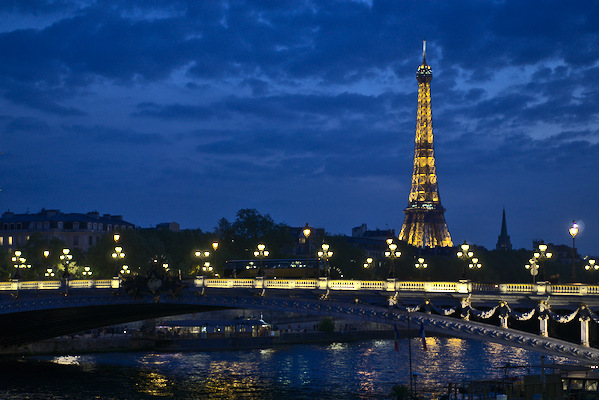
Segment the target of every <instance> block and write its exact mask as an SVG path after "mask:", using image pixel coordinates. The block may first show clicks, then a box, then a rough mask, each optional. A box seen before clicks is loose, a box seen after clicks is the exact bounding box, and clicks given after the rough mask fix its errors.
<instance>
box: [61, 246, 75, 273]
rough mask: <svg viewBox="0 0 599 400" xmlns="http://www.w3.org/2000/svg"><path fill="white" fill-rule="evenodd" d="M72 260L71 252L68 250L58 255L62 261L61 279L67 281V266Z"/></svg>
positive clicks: (63, 250)
mask: <svg viewBox="0 0 599 400" xmlns="http://www.w3.org/2000/svg"><path fill="white" fill-rule="evenodd" d="M72 259H73V255H72V254H71V250H70V249H62V254H61V255H60V260H61V261H62V263H63V265H64V274H63V277H64V278H65V279H69V276H70V274H69V264H70V262H71V260H72Z"/></svg>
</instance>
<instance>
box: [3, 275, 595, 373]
mask: <svg viewBox="0 0 599 400" xmlns="http://www.w3.org/2000/svg"><path fill="white" fill-rule="evenodd" d="M329 283H330V282H328V283H327V284H326V286H324V287H321V286H318V285H320V283H319V282H316V284H317V285H316V286H315V287H309V288H301V287H300V288H297V286H301V285H302V284H301V283H300V284H299V285H298V283H297V282H294V283H293V288H294V289H297V290H283V289H282V288H281V287H280V286H281V285H283V284H285V283H284V282H280V281H279V282H275V283H274V284H275V285H278V286H279V287H276V286H275V287H274V288H271V287H268V285H269V284H268V283H266V282H262V284H261V285H257V284H255V283H253V284H248V283H247V282H242V283H241V284H240V285H239V286H237V287H235V282H233V283H231V282H227V285H226V286H231V287H222V286H224V285H222V282H221V285H220V286H219V287H210V285H206V284H203V285H197V284H191V285H188V286H187V287H186V288H184V289H182V290H181V291H179V292H178V293H177V294H176V295H175V294H174V293H166V292H165V293H161V294H159V295H152V294H150V293H142V294H139V295H138V296H137V297H136V296H133V295H131V294H128V293H126V292H125V291H124V290H123V288H122V287H119V285H112V284H111V285H110V286H108V287H103V288H90V287H88V286H84V287H81V286H83V285H82V284H78V285H79V287H76V286H75V287H73V288H71V289H69V290H68V292H67V291H65V290H63V291H61V290H59V289H57V290H21V291H19V292H14V291H13V292H4V293H0V324H1V326H2V327H3V328H1V329H0V346H3V347H4V348H10V347H14V346H19V345H23V344H27V343H31V342H33V341H37V340H41V339H44V338H50V337H55V336H60V335H64V334H68V333H74V332H79V331H82V330H87V329H91V328H95V327H101V326H107V325H112V324H117V323H124V322H129V321H136V320H142V319H147V318H153V317H161V316H167V315H177V314H185V313H193V312H201V311H210V310H219V309H231V308H251V309H267V310H280V311H293V312H300V313H302V312H303V313H309V314H313V315H323V316H331V317H336V318H343V319H355V320H362V321H370V322H378V323H386V324H390V325H393V324H397V325H399V326H403V327H405V326H407V325H408V320H409V321H410V322H411V323H413V324H417V325H419V324H423V325H424V326H425V329H426V331H427V332H429V333H439V334H445V335H450V336H455V337H461V338H466V339H474V340H485V341H493V342H497V343H501V344H506V345H510V346H516V347H521V348H526V349H531V350H535V351H539V352H546V353H551V354H555V355H561V356H565V357H570V358H574V359H579V360H585V361H593V362H597V361H599V350H597V349H594V348H590V347H587V346H580V345H577V344H573V343H569V342H566V341H563V340H558V339H554V338H549V337H543V336H540V335H536V334H532V333H526V332H522V331H517V330H514V329H510V328H508V327H507V326H503V327H502V326H499V327H497V326H493V325H490V324H485V323H481V322H476V321H469V320H467V319H460V318H455V317H449V316H444V315H436V314H433V313H430V310H427V309H426V307H425V308H422V311H416V310H417V309H418V307H400V306H399V305H398V302H399V301H401V302H402V303H403V304H410V303H411V304H416V303H419V302H420V303H422V302H425V301H426V300H427V299H430V298H432V297H433V294H434V293H423V292H409V293H402V292H400V291H393V290H391V291H388V290H387V291H381V290H377V289H376V287H374V286H375V285H373V284H368V285H367V287H366V288H365V289H364V290H361V291H352V290H342V289H341V288H342V287H346V286H347V285H349V283H345V284H343V285H341V284H340V286H337V289H335V286H334V285H329ZM383 284H385V283H384V282H383ZM344 285H345V286H344ZM351 285H355V283H351ZM377 285H378V284H377ZM373 287H374V288H373ZM395 288H396V285H394V286H393V288H392V289H395ZM55 289H56V288H55ZM231 289H232V290H231ZM442 295H443V296H440V297H437V298H435V301H436V302H438V303H440V302H442V301H445V302H448V303H450V302H454V303H455V302H463V301H464V299H469V298H470V296H471V294H464V293H458V294H457V295H455V296H448V295H447V293H442ZM485 296H486V295H483V296H481V297H480V298H478V299H477V300H478V301H480V304H493V302H494V303H497V301H498V297H497V296H491V297H489V298H485ZM533 297H534V296H530V295H527V296H524V297H522V298H521V299H520V301H522V302H526V304H529V305H530V304H538V303H539V301H542V300H540V299H541V298H533ZM504 298H505V296H504ZM523 304H524V303H523ZM564 304H565V303H564ZM572 304H576V307H577V304H578V302H575V303H572ZM462 308H464V307H462ZM574 308H575V307H574ZM471 309H472V310H473V308H471ZM427 311H428V312H427Z"/></svg>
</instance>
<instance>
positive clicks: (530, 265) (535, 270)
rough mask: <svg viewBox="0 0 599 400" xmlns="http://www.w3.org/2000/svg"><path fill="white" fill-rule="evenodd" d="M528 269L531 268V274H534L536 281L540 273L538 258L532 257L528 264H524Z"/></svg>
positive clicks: (533, 281) (533, 278)
mask: <svg viewBox="0 0 599 400" xmlns="http://www.w3.org/2000/svg"><path fill="white" fill-rule="evenodd" d="M524 268H526V269H527V270H530V274H531V275H532V283H533V284H534V283H536V280H537V274H538V273H539V266H538V265H537V259H536V258H534V257H533V258H531V259H530V260H528V264H526V265H525V266H524Z"/></svg>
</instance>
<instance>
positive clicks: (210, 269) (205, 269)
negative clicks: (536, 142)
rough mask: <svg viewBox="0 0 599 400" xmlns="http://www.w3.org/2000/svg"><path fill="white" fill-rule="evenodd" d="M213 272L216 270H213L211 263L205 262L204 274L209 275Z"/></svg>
mask: <svg viewBox="0 0 599 400" xmlns="http://www.w3.org/2000/svg"><path fill="white" fill-rule="evenodd" d="M213 270H214V268H212V265H210V261H206V262H204V266H203V267H202V272H208V273H210V274H212V271H213Z"/></svg>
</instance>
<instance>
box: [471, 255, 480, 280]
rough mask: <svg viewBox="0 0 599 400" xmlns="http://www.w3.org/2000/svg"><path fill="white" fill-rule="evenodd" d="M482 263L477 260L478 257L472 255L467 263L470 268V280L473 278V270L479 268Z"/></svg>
mask: <svg viewBox="0 0 599 400" xmlns="http://www.w3.org/2000/svg"><path fill="white" fill-rule="evenodd" d="M481 267H482V264H481V263H479V262H478V258H476V257H472V262H471V263H470V264H468V269H470V270H472V275H471V276H472V280H474V271H476V270H478V269H481Z"/></svg>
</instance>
